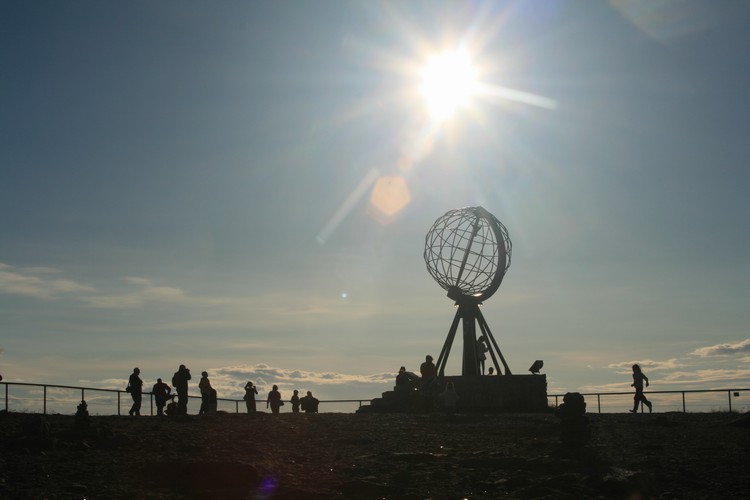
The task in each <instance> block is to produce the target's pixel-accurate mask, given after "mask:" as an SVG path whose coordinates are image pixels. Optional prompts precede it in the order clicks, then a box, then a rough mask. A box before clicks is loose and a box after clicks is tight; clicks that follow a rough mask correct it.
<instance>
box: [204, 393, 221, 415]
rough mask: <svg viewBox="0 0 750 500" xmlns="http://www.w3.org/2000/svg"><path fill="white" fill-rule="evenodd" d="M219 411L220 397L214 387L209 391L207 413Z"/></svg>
mask: <svg viewBox="0 0 750 500" xmlns="http://www.w3.org/2000/svg"><path fill="white" fill-rule="evenodd" d="M218 409H219V395H218V394H217V393H216V389H214V388H213V387H212V388H211V389H209V391H208V407H207V408H206V413H216V411H217V410H218Z"/></svg>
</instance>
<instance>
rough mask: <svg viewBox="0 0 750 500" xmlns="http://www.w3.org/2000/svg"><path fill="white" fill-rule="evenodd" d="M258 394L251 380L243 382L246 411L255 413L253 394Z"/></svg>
mask: <svg viewBox="0 0 750 500" xmlns="http://www.w3.org/2000/svg"><path fill="white" fill-rule="evenodd" d="M257 395H258V389H257V388H256V387H255V386H254V385H253V383H252V382H250V381H248V383H247V384H245V406H246V407H247V412H248V413H255V409H256V408H255V396H257Z"/></svg>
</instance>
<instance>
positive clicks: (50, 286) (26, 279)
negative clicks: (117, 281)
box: [0, 263, 95, 299]
mask: <svg viewBox="0 0 750 500" xmlns="http://www.w3.org/2000/svg"><path fill="white" fill-rule="evenodd" d="M56 272H58V271H56V270H54V269H51V268H29V269H16V268H13V267H11V266H9V265H8V264H3V263H0V293H5V294H8V295H22V296H25V297H34V298H37V299H55V298H59V297H61V296H63V295H72V294H80V293H87V292H93V291H95V289H94V287H92V286H89V285H84V284H81V283H78V282H76V281H73V280H68V279H49V278H48V277H47V276H37V275H36V274H42V275H45V274H53V273H56Z"/></svg>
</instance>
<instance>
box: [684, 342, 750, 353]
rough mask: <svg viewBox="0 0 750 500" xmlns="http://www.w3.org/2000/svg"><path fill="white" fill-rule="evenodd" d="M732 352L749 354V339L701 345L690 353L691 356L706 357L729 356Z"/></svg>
mask: <svg viewBox="0 0 750 500" xmlns="http://www.w3.org/2000/svg"><path fill="white" fill-rule="evenodd" d="M733 354H750V339H746V340H742V341H740V342H735V343H734V344H716V345H712V346H708V347H701V348H699V349H696V350H694V351H693V352H691V353H690V355H691V356H700V357H702V358H707V357H711V356H731V355H733Z"/></svg>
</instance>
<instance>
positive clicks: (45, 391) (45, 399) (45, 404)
mask: <svg viewBox="0 0 750 500" xmlns="http://www.w3.org/2000/svg"><path fill="white" fill-rule="evenodd" d="M43 412H44V414H45V415H46V414H47V386H46V385H45V386H44V409H43Z"/></svg>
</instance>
